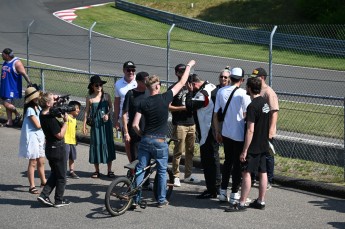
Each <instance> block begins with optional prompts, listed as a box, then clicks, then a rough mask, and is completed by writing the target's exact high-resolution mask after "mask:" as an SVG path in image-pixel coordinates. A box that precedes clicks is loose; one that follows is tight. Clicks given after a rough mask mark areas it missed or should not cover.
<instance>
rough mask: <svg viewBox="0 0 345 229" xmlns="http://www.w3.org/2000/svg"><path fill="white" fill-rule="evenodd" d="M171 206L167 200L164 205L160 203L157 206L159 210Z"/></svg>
mask: <svg viewBox="0 0 345 229" xmlns="http://www.w3.org/2000/svg"><path fill="white" fill-rule="evenodd" d="M168 205H169V201H167V200H165V201H164V202H162V203H158V204H157V207H158V208H164V207H165V206H168Z"/></svg>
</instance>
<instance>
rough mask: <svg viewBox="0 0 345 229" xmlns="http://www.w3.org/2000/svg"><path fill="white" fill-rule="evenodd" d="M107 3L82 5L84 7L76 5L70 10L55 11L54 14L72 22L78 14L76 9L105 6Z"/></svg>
mask: <svg viewBox="0 0 345 229" xmlns="http://www.w3.org/2000/svg"><path fill="white" fill-rule="evenodd" d="M105 4H107V3H103V4H97V5H90V6H82V7H76V8H72V9H68V10H61V11H57V12H55V13H53V15H54V16H55V17H57V18H59V19H61V20H64V21H67V22H69V23H72V22H73V20H74V19H76V18H77V15H76V14H75V13H74V12H75V11H76V10H83V9H88V8H91V7H95V6H103V5H105Z"/></svg>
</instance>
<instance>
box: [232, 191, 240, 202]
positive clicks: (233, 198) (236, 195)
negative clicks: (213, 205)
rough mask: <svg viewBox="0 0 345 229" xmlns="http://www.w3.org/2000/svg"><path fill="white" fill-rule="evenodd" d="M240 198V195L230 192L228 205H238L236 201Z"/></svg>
mask: <svg viewBox="0 0 345 229" xmlns="http://www.w3.org/2000/svg"><path fill="white" fill-rule="evenodd" d="M240 198H241V195H240V194H239V193H238V192H235V193H234V192H232V193H230V200H229V203H230V204H235V203H238V201H239V200H240Z"/></svg>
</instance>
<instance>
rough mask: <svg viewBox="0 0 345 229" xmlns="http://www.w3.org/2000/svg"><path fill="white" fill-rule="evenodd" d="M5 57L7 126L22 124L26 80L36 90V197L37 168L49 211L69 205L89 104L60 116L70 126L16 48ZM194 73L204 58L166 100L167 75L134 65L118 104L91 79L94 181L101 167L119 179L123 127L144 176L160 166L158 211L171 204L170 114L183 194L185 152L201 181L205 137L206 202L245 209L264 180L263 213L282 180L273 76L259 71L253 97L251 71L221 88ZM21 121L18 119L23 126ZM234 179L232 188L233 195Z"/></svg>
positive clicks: (27, 137)
mask: <svg viewBox="0 0 345 229" xmlns="http://www.w3.org/2000/svg"><path fill="white" fill-rule="evenodd" d="M2 57H3V59H4V63H3V67H2V78H1V90H0V93H1V94H0V95H1V98H2V100H3V104H4V106H5V108H6V111H7V115H8V121H7V123H6V125H8V126H12V125H13V123H14V121H15V120H16V119H20V118H21V116H20V114H19V112H18V111H17V110H16V108H15V107H14V105H13V103H12V101H13V99H15V98H21V84H22V82H21V76H23V77H24V78H25V79H26V81H27V82H28V85H29V87H28V88H27V89H26V90H25V99H24V100H25V101H24V102H25V106H24V119H23V125H22V131H21V139H20V153H19V155H20V156H21V157H24V158H27V159H29V165H28V179H29V184H30V188H29V192H30V193H32V194H39V191H38V190H37V188H36V187H35V183H34V170H35V168H36V166H37V168H38V173H39V177H40V180H41V187H42V188H43V190H42V192H41V193H40V194H39V197H38V200H39V201H40V202H41V203H43V204H44V205H47V206H55V207H61V206H65V205H68V204H69V201H68V200H66V199H64V198H63V195H64V190H65V186H66V176H67V174H68V176H69V177H71V178H76V179H78V178H79V177H78V175H77V174H76V173H75V170H74V161H75V160H76V156H77V155H76V154H77V153H76V144H77V142H76V118H77V116H78V115H79V111H80V108H81V104H80V103H79V102H77V101H71V102H70V103H69V106H72V107H74V108H75V109H74V110H73V111H71V112H69V113H64V114H60V115H59V116H60V117H59V118H60V119H57V117H56V114H52V112H51V109H52V107H54V103H55V102H56V96H54V95H53V94H52V93H49V92H45V93H43V92H40V91H39V90H38V89H37V88H35V87H30V85H32V83H31V81H30V79H29V77H28V75H27V74H26V73H25V69H24V67H23V65H22V63H21V62H20V60H18V59H17V58H15V57H14V54H13V52H12V50H11V49H5V50H4V51H3V52H2ZM194 65H195V61H194V60H191V61H189V62H188V63H187V64H179V65H177V66H176V67H175V75H176V76H177V79H178V80H177V81H176V82H175V83H174V84H173V85H172V86H170V87H169V88H168V89H167V91H166V92H164V93H161V82H160V79H159V77H158V76H156V75H149V74H148V73H147V72H138V73H137V74H135V72H136V66H135V64H134V63H133V62H132V61H127V62H125V63H124V64H123V73H124V76H123V77H122V78H121V79H119V80H117V81H116V83H115V85H114V87H115V99H114V103H113V104H112V101H111V97H110V95H109V94H108V93H106V92H105V91H104V90H103V85H104V84H105V83H107V81H104V80H102V79H101V78H100V77H99V76H98V75H94V76H92V77H91V78H90V83H89V85H88V96H87V97H86V107H85V113H84V119H83V126H82V130H83V133H84V134H87V133H88V132H89V128H90V149H89V162H90V163H91V164H93V165H94V168H95V171H94V172H93V174H92V176H91V177H92V178H99V177H101V176H102V173H101V172H100V164H107V176H108V177H109V178H113V177H115V174H114V172H113V171H112V162H113V160H115V159H116V153H115V145H114V135H113V128H116V129H117V130H118V131H121V132H122V137H123V140H124V143H125V149H126V154H127V157H128V160H129V161H130V162H132V161H134V160H139V163H138V165H137V170H142V169H144V168H145V167H146V166H147V165H148V163H149V161H150V159H151V158H155V159H156V161H157V172H158V181H159V187H158V203H157V206H158V207H164V206H166V205H168V203H169V202H168V201H167V200H166V198H165V190H166V187H165V186H166V169H167V164H168V145H167V142H166V137H167V135H168V117H169V111H170V112H171V115H172V124H173V133H172V137H173V138H175V139H177V140H178V141H177V142H176V143H175V147H174V152H173V161H172V167H173V173H174V177H175V179H174V186H175V187H180V186H181V181H180V161H181V158H182V154H183V153H184V154H185V161H184V165H185V169H184V179H183V181H184V182H187V183H188V182H191V183H198V182H199V180H198V179H197V178H196V177H195V176H194V175H193V173H192V170H193V157H194V149H195V141H196V139H198V141H199V146H200V158H201V164H202V167H203V172H204V177H205V182H206V190H205V191H204V192H203V193H201V194H199V195H198V196H197V198H198V199H208V198H217V196H218V198H219V200H220V201H229V202H230V207H229V208H228V209H226V211H240V210H245V209H246V206H247V202H249V201H250V200H249V199H248V194H249V191H250V187H251V185H252V184H254V183H255V182H256V179H258V180H259V197H258V199H256V200H255V201H253V202H252V203H250V204H249V206H252V207H254V208H259V209H263V208H264V207H265V192H266V190H267V189H268V188H270V187H271V186H270V185H271V183H272V178H273V170H274V157H273V155H270V154H269V153H268V152H269V141H270V142H271V143H272V141H273V139H274V136H275V134H276V123H277V117H278V110H279V106H278V98H277V95H276V94H275V92H274V91H273V90H272V88H270V87H269V86H268V85H267V84H266V83H265V80H266V77H267V73H266V71H265V70H264V69H263V68H257V69H255V70H254V71H253V73H252V74H251V75H250V76H249V78H248V79H247V83H246V89H242V88H241V85H242V84H243V83H244V82H245V77H244V76H245V75H244V70H243V69H241V68H230V67H226V68H225V69H223V70H222V71H221V72H220V74H219V84H218V85H214V84H212V83H210V82H208V81H206V80H202V78H201V77H200V76H198V75H197V74H190V72H191V68H192V67H193V66H194ZM13 82H15V84H13ZM13 85H17V86H15V87H14V86H13ZM19 85H20V86H19ZM113 112H114V113H113ZM12 113H15V114H16V118H15V119H14V120H12ZM61 120H62V121H61ZM89 120H91V123H90V122H89ZM113 121H114V122H113ZM89 126H90V127H89ZM220 144H223V146H224V154H225V161H224V164H223V167H222V170H221V169H220V159H219V145H220ZM45 157H47V159H48V162H49V165H50V167H51V173H50V176H49V178H48V179H46V177H45V174H44V163H45ZM67 163H68V166H69V170H70V171H69V173H67ZM143 176H144V174H141V175H140V176H139V177H138V178H137V182H138V184H139V183H140V182H141V181H142V179H143ZM230 176H231V177H232V187H231V193H230V195H228V194H227V189H228V185H229V180H230ZM146 185H148V184H146ZM240 186H241V194H240V193H239V189H240ZM54 188H55V196H54V199H55V202H54V203H52V202H51V201H50V199H49V196H50V193H51V192H52V191H53V189H54Z"/></svg>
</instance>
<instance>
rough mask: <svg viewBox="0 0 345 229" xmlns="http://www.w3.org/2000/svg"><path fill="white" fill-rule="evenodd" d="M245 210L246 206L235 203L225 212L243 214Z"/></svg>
mask: <svg viewBox="0 0 345 229" xmlns="http://www.w3.org/2000/svg"><path fill="white" fill-rule="evenodd" d="M246 210H247V206H246V205H240V204H239V203H235V204H234V205H231V206H230V207H228V208H226V209H225V210H224V211H225V212H243V211H246Z"/></svg>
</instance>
